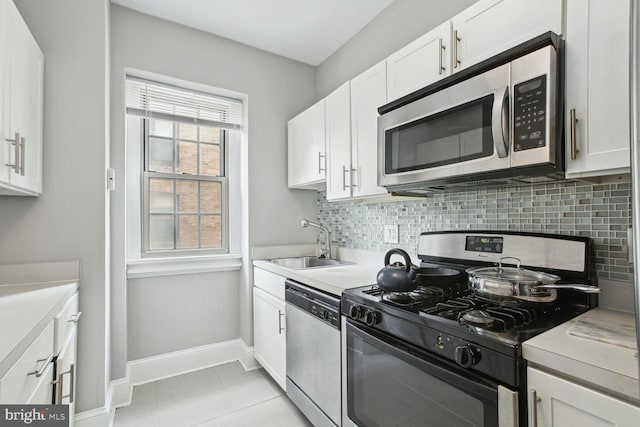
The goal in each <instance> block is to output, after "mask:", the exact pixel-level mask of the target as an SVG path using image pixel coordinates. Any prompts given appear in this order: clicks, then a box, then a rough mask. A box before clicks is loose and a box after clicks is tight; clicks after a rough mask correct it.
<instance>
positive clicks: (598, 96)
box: [565, 0, 629, 178]
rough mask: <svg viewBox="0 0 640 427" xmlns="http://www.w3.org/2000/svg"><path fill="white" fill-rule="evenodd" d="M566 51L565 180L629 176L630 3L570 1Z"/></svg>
mask: <svg viewBox="0 0 640 427" xmlns="http://www.w3.org/2000/svg"><path fill="white" fill-rule="evenodd" d="M565 47H566V49H565V52H566V64H567V65H566V68H567V71H566V90H567V100H566V106H567V111H566V116H565V117H566V123H567V126H566V128H567V134H566V141H567V154H566V165H567V167H566V169H567V177H568V178H576V177H587V176H600V175H608V174H616V173H624V172H628V171H629V67H628V64H629V0H618V1H615V2H611V1H607V0H568V1H567V34H566V44H565ZM573 113H575V118H576V119H577V122H575V134H574V135H573V137H574V138H575V147H576V149H577V150H578V151H577V153H575V159H574V160H572V159H571V154H572V144H571V141H572V120H571V119H572V117H573V116H574V114H573Z"/></svg>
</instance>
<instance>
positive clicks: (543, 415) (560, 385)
mask: <svg viewBox="0 0 640 427" xmlns="http://www.w3.org/2000/svg"><path fill="white" fill-rule="evenodd" d="M578 1H581V0H578ZM527 383H528V388H529V390H528V392H529V393H528V395H529V425H530V426H538V427H565V426H592V427H596V426H603V427H604V426H609V427H610V426H621V427H622V426H637V425H638V420H640V408H638V407H635V406H633V405H630V404H628V403H626V402H623V401H621V400H618V399H615V398H613V397H611V396H608V395H606V394H603V393H600V392H598V391H595V390H591V389H589V388H587V387H584V386H582V385H579V384H575V383H573V382H571V381H567V380H564V379H562V378H559V377H556V376H554V375H550V374H548V373H545V372H542V371H538V370H537V369H532V368H528V369H527Z"/></svg>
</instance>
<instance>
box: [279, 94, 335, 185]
mask: <svg viewBox="0 0 640 427" xmlns="http://www.w3.org/2000/svg"><path fill="white" fill-rule="evenodd" d="M288 140H289V188H302V189H317V188H318V187H319V186H320V185H321V184H322V183H323V182H324V181H325V160H326V159H325V124H324V100H321V101H319V102H317V103H315V104H314V105H312V106H311V107H309V108H307V109H306V110H305V111H303V112H302V113H300V114H298V115H297V116H295V117H294V118H293V119H291V120H289V125H288Z"/></svg>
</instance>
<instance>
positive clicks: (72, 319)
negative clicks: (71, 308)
mask: <svg viewBox="0 0 640 427" xmlns="http://www.w3.org/2000/svg"><path fill="white" fill-rule="evenodd" d="M80 316H82V312H81V311H79V312H77V313H75V314H72V315H71V317H70V318H69V320H67V323H75V324H76V325H77V324H78V320H79V319H80Z"/></svg>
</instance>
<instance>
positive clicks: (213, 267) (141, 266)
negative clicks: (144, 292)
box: [127, 254, 242, 279]
mask: <svg viewBox="0 0 640 427" xmlns="http://www.w3.org/2000/svg"><path fill="white" fill-rule="evenodd" d="M241 267H242V256H241V255H240V254H225V255H204V256H190V257H170V258H148V259H147V258H145V259H132V260H128V261H127V279H141V278H145V277H160V276H178V275H181V274H197V273H215V272H220V271H238V270H240V268H241Z"/></svg>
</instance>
